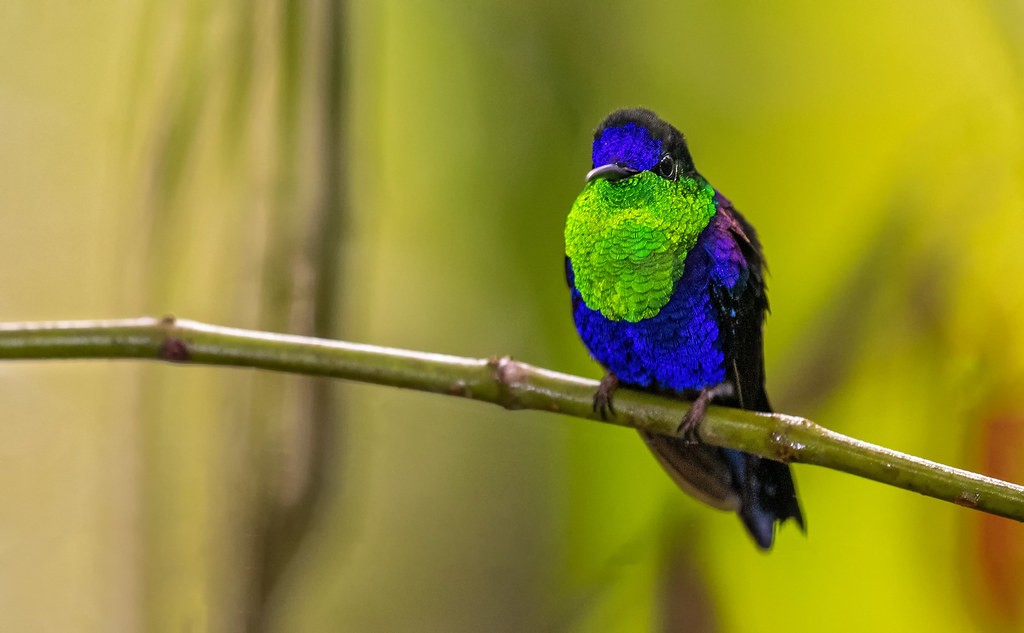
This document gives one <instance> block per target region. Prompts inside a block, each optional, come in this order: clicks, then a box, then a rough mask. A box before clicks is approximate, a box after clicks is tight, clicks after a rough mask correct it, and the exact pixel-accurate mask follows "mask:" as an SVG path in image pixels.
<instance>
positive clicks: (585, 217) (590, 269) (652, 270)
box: [565, 171, 715, 323]
mask: <svg viewBox="0 0 1024 633" xmlns="http://www.w3.org/2000/svg"><path fill="white" fill-rule="evenodd" d="M714 214H715V191H714V189H713V188H712V187H711V185H709V184H708V183H707V182H704V181H703V180H699V181H698V180H695V179H693V178H682V179H680V180H678V181H670V180H665V179H664V178H661V177H660V176H658V175H657V174H654V173H652V172H649V171H644V172H641V173H639V174H637V175H635V176H632V177H630V178H626V179H624V180H616V181H610V180H603V179H599V180H593V181H591V182H589V183H587V186H586V187H584V189H583V192H582V193H581V194H580V195H579V197H578V198H576V202H575V203H574V204H573V205H572V210H571V211H570V212H569V217H568V219H567V220H566V223H565V254H566V255H568V256H569V260H570V261H571V262H572V268H573V273H574V275H575V281H576V288H577V289H578V290H579V291H580V295H581V296H582V297H583V301H584V302H585V303H586V304H587V307H589V308H590V309H591V310H599V311H600V312H601V314H602V315H604V316H605V318H608V319H611V320H613V321H630V322H633V323H635V322H637V321H641V320H643V319H648V318H650V317H653V316H655V315H656V314H658V312H659V311H660V310H661V309H662V308H663V307H664V306H665V304H667V303H668V302H669V299H671V298H672V290H673V288H674V287H675V283H676V282H677V281H679V279H680V278H681V277H682V276H683V262H684V260H685V259H686V254H687V253H688V252H689V251H690V249H692V248H693V246H694V244H696V243H697V236H698V235H700V232H701V231H703V230H704V228H705V227H706V226H707V225H708V222H710V221H711V216H713V215H714Z"/></svg>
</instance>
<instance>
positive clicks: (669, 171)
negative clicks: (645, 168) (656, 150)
mask: <svg viewBox="0 0 1024 633" xmlns="http://www.w3.org/2000/svg"><path fill="white" fill-rule="evenodd" d="M654 173H656V174H658V175H659V176H661V177H662V178H664V179H665V180H675V179H676V161H675V159H673V158H672V156H670V155H669V154H665V155H663V156H662V157H661V160H660V161H658V164H657V165H656V166H655V167H654Z"/></svg>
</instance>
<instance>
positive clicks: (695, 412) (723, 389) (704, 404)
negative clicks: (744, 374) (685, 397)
mask: <svg viewBox="0 0 1024 633" xmlns="http://www.w3.org/2000/svg"><path fill="white" fill-rule="evenodd" d="M733 393H734V390H733V386H732V383H728V382H721V383H718V384H717V385H715V386H714V387H704V388H703V389H701V390H700V393H699V394H697V398H696V399H695V400H694V401H693V404H691V405H690V408H689V409H687V410H686V415H684V416H683V421H682V422H680V424H679V430H678V431H676V433H677V434H678V435H679V437H681V438H682V440H683V442H685V443H687V444H700V433H699V431H700V423H701V422H703V421H704V416H705V415H706V414H707V412H708V406H709V405H710V404H711V403H712V402H713V401H714V400H715V398H722V397H727V396H731V395H732V394H733Z"/></svg>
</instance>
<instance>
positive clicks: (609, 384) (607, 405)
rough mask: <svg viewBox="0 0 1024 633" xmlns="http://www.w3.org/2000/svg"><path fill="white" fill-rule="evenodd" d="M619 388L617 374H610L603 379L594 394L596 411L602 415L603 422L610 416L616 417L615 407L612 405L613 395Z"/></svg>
mask: <svg viewBox="0 0 1024 633" xmlns="http://www.w3.org/2000/svg"><path fill="white" fill-rule="evenodd" d="M618 388H619V379H618V378H617V377H616V376H615V374H613V373H611V372H608V373H607V374H605V376H604V378H602V379H601V385H600V386H599V387H598V388H597V393H595V394H594V411H597V412H599V413H600V414H601V419H602V420H607V419H608V414H609V413H610V414H612V415H613V416H614V415H615V405H613V404H612V395H613V394H614V393H615V390H616V389H618Z"/></svg>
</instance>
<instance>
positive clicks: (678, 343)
mask: <svg viewBox="0 0 1024 633" xmlns="http://www.w3.org/2000/svg"><path fill="white" fill-rule="evenodd" d="M721 241H722V234H721V232H720V231H718V223H717V222H714V221H713V222H712V223H711V224H710V225H709V226H708V227H707V229H706V230H705V231H704V232H703V233H702V234H701V235H700V237H699V238H698V241H697V244H696V245H695V247H694V248H693V249H691V250H690V252H689V253H688V254H687V256H686V258H685V264H684V271H683V276H682V277H681V278H680V279H679V281H678V282H676V286H675V289H674V290H673V293H672V296H671V299H670V300H669V302H668V303H667V304H666V305H665V306H663V307H662V308H661V310H660V311H659V312H658V313H657V314H656V315H654V316H652V317H650V318H646V319H642V320H640V321H636V322H629V321H625V320H619V321H615V320H611V319H608V318H606V317H604V316H603V315H602V314H601V312H599V311H597V310H592V309H590V308H589V307H587V305H586V304H585V303H584V301H583V299H582V297H581V296H580V293H579V291H578V290H577V289H576V287H575V285H574V284H573V271H572V265H571V262H567V264H566V266H567V268H568V270H567V275H568V276H569V282H570V287H571V288H572V295H573V318H574V320H575V323H576V329H577V330H578V331H579V334H580V337H581V338H582V339H583V342H584V343H585V344H586V346H587V349H588V350H589V351H590V353H591V355H592V356H593V357H594V358H595V359H596V360H597V361H598V362H599V363H601V364H602V365H603V366H604V367H605V368H607V369H608V370H609V371H611V372H613V373H614V374H615V375H616V376H618V378H619V380H620V381H621V382H622V383H624V384H627V385H633V386H637V387H648V388H656V389H669V390H672V391H686V390H696V389H701V388H704V387H708V386H711V385H715V384H718V383H720V382H722V381H723V380H724V379H725V360H726V358H725V350H723V337H722V332H721V327H722V324H720V323H719V315H718V311H717V309H716V307H715V304H714V295H713V284H715V283H716V281H715V279H716V274H717V277H721V275H722V273H723V272H724V273H725V274H727V275H728V274H730V273H731V272H732V271H731V268H732V267H734V266H733V262H730V261H717V260H718V258H717V257H716V253H717V251H719V250H721V249H719V248H717V247H718V244H719V242H721Z"/></svg>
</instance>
